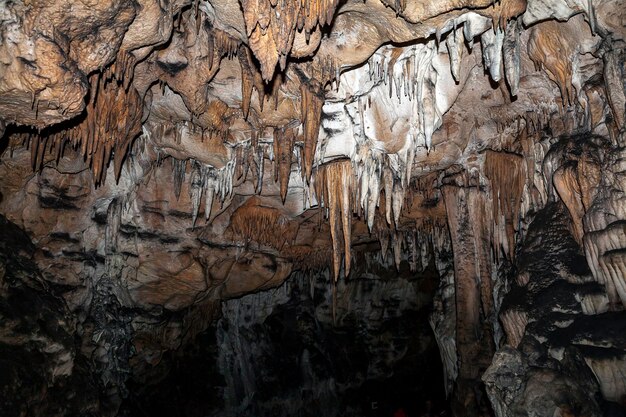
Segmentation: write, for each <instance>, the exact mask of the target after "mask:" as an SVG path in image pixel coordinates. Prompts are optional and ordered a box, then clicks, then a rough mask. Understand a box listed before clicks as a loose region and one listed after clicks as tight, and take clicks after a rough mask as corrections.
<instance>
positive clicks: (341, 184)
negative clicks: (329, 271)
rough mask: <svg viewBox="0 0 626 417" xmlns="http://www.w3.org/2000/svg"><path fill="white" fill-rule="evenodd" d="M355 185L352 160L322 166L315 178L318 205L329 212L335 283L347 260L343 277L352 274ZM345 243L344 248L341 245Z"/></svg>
mask: <svg viewBox="0 0 626 417" xmlns="http://www.w3.org/2000/svg"><path fill="white" fill-rule="evenodd" d="M355 189H356V184H355V181H354V173H353V170H352V163H351V162H350V160H347V159H342V160H340V161H335V162H330V163H327V164H324V165H322V166H320V167H319V168H318V169H317V171H316V175H315V192H316V194H317V195H316V197H317V201H318V202H319V203H320V205H321V206H323V207H325V208H326V209H327V212H328V219H329V224H330V235H331V239H332V245H333V273H334V277H335V281H337V279H338V278H339V273H340V270H341V258H342V253H343V256H344V276H346V277H347V276H348V275H349V274H350V260H351V254H350V244H351V236H352V214H353V213H352V207H353V200H354V191H355ZM342 239H343V248H342V245H341V242H342Z"/></svg>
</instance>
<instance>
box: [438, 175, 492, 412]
mask: <svg viewBox="0 0 626 417" xmlns="http://www.w3.org/2000/svg"><path fill="white" fill-rule="evenodd" d="M443 195H444V200H445V204H446V212H447V215H448V226H449V228H450V237H451V239H452V250H453V253H454V275H455V291H456V311H457V315H456V337H457V355H458V378H457V381H456V386H455V392H454V399H453V412H454V414H455V415H457V416H461V415H464V416H472V415H477V413H478V410H479V407H480V403H481V402H482V401H483V400H481V397H482V396H481V394H480V391H482V389H481V387H480V382H479V381H480V376H481V375H482V373H483V372H484V370H485V369H486V368H487V367H488V366H489V363H490V362H491V358H492V357H493V354H494V343H493V331H492V329H491V327H490V320H489V317H490V316H491V315H492V314H493V311H492V310H493V303H492V302H491V300H492V295H491V292H492V283H491V256H490V250H491V249H490V247H491V236H490V229H489V224H490V223H491V222H490V218H489V216H488V215H487V204H486V202H487V199H486V194H485V193H484V192H483V191H481V190H480V189H479V188H478V187H476V186H467V185H466V184H462V185H459V184H458V183H456V184H452V185H445V186H444V187H443Z"/></svg>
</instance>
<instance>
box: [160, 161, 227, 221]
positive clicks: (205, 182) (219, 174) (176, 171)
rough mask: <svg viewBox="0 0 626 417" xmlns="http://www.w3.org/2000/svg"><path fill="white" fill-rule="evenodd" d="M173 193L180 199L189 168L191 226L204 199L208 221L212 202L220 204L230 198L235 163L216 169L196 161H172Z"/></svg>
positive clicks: (205, 214) (205, 215)
mask: <svg viewBox="0 0 626 417" xmlns="http://www.w3.org/2000/svg"><path fill="white" fill-rule="evenodd" d="M172 161H173V162H172V166H173V177H174V193H175V195H176V197H177V198H178V197H180V191H181V188H182V184H183V182H184V181H185V177H186V174H187V166H188V165H190V166H191V173H190V176H189V198H190V199H191V205H192V210H193V211H192V224H193V225H194V226H195V224H196V220H197V219H198V214H199V213H200V208H201V206H202V202H203V197H204V217H205V220H207V221H208V220H209V219H210V217H211V209H212V207H213V202H214V201H215V200H216V198H217V199H219V201H220V203H222V204H223V203H224V201H225V200H226V199H227V198H229V197H230V196H232V192H233V177H234V173H235V161H234V160H231V161H229V162H228V163H227V164H226V165H225V166H224V167H223V168H221V169H217V168H215V167H212V166H211V165H207V164H203V163H200V162H198V161H196V160H193V159H192V160H190V161H189V162H190V163H189V164H188V161H187V160H182V161H181V160H177V159H172Z"/></svg>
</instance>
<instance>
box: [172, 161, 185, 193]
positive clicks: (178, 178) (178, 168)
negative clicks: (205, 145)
mask: <svg viewBox="0 0 626 417" xmlns="http://www.w3.org/2000/svg"><path fill="white" fill-rule="evenodd" d="M172 167H173V173H172V175H173V176H174V195H175V196H176V199H177V200H178V199H179V198H180V189H181V186H182V184H183V182H185V173H186V172H185V171H186V170H187V160H183V161H180V160H178V159H172Z"/></svg>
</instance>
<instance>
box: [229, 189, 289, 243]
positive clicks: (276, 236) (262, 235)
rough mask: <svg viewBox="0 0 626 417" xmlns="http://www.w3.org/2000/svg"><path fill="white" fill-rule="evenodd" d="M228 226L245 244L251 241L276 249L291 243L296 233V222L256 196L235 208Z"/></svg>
mask: <svg viewBox="0 0 626 417" xmlns="http://www.w3.org/2000/svg"><path fill="white" fill-rule="evenodd" d="M229 227H230V230H231V231H232V232H233V234H234V235H235V236H236V237H237V238H240V239H244V240H245V243H246V244H248V243H249V242H251V241H253V242H257V243H259V244H263V245H268V246H271V247H273V248H275V249H277V250H282V249H283V247H284V246H285V245H286V244H287V243H292V242H293V241H294V240H295V238H296V235H297V233H298V222H295V221H291V220H290V219H289V217H287V216H285V215H284V214H282V213H281V212H280V211H279V210H278V209H277V208H274V207H268V206H264V205H262V204H261V201H260V200H259V198H258V197H256V196H253V197H251V198H249V199H248V200H247V201H246V202H245V203H244V204H243V205H242V206H240V207H239V208H238V209H237V210H235V212H234V213H233V215H232V217H231V219H230V226H229Z"/></svg>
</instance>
